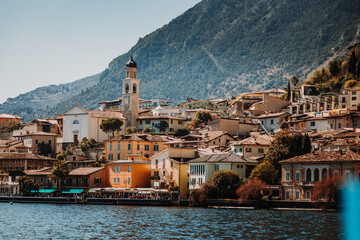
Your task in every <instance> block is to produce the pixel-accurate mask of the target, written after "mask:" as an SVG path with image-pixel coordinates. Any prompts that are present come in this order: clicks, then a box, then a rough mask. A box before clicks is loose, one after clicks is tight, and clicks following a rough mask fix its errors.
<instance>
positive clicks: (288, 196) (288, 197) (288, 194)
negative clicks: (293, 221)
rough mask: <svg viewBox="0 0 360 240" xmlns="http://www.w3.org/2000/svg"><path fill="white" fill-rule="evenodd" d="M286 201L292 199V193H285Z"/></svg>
mask: <svg viewBox="0 0 360 240" xmlns="http://www.w3.org/2000/svg"><path fill="white" fill-rule="evenodd" d="M285 199H286V200H289V199H290V191H286V192H285Z"/></svg>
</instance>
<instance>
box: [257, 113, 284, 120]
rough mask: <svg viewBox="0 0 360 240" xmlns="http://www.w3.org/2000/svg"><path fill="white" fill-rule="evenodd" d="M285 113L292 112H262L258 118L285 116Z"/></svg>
mask: <svg viewBox="0 0 360 240" xmlns="http://www.w3.org/2000/svg"><path fill="white" fill-rule="evenodd" d="M283 115H290V114H289V113H287V112H279V113H265V114H261V115H260V116H258V117H257V118H258V119H261V118H272V117H280V116H283Z"/></svg>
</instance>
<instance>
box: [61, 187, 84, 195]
mask: <svg viewBox="0 0 360 240" xmlns="http://www.w3.org/2000/svg"><path fill="white" fill-rule="evenodd" d="M83 191H84V189H82V188H69V189H64V190H63V191H62V193H63V194H80V193H82V192H83Z"/></svg>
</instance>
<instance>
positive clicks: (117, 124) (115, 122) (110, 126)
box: [100, 118, 124, 137]
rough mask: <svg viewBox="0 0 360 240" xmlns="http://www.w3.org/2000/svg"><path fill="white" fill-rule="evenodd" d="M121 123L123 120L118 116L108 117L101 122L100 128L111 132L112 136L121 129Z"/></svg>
mask: <svg viewBox="0 0 360 240" xmlns="http://www.w3.org/2000/svg"><path fill="white" fill-rule="evenodd" d="M123 124H124V122H123V120H121V119H119V118H108V119H106V120H104V121H102V122H101V124H100V129H101V130H103V131H104V132H106V133H112V135H113V137H114V135H115V132H119V131H121V127H122V125H123Z"/></svg>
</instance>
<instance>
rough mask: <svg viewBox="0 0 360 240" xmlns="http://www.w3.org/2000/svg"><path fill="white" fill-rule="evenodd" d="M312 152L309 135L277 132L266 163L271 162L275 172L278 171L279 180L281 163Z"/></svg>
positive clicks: (284, 131) (285, 131)
mask: <svg viewBox="0 0 360 240" xmlns="http://www.w3.org/2000/svg"><path fill="white" fill-rule="evenodd" d="M309 152H311V142H310V138H309V136H307V135H302V134H300V133H295V134H291V133H290V132H289V131H287V130H283V131H280V132H277V133H276V134H275V137H274V140H273V141H272V142H271V144H270V146H269V150H268V151H267V153H266V154H265V161H269V162H270V163H271V164H272V165H273V166H274V167H275V170H278V178H280V177H281V176H280V175H281V171H280V169H281V166H280V164H279V161H281V160H285V159H288V158H292V157H295V156H299V155H302V154H306V153H309Z"/></svg>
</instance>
